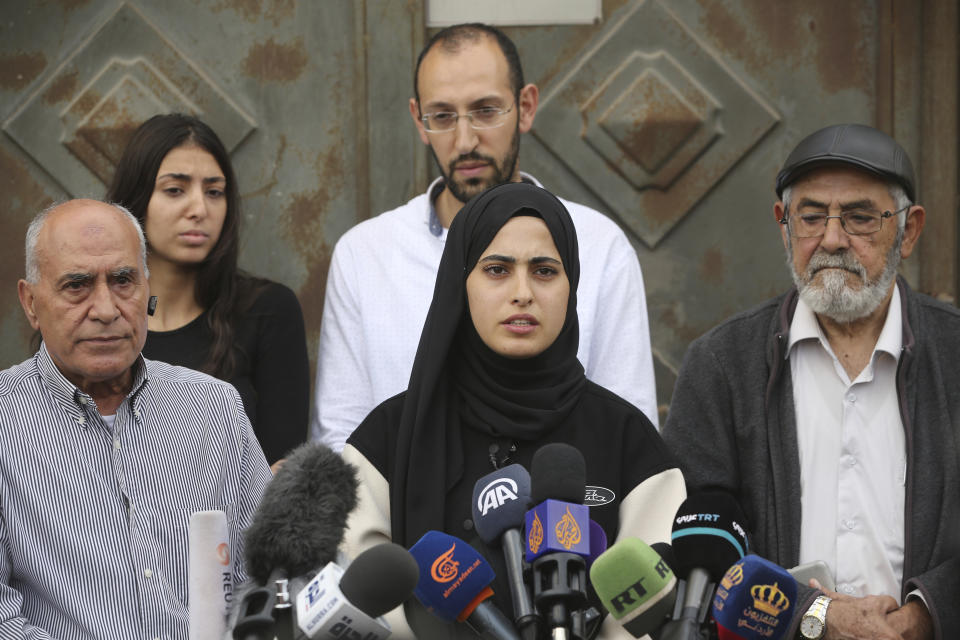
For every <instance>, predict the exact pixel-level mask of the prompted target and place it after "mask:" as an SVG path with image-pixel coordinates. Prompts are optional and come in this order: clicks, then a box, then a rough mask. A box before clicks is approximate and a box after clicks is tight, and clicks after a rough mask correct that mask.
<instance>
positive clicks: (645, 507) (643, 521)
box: [597, 468, 687, 640]
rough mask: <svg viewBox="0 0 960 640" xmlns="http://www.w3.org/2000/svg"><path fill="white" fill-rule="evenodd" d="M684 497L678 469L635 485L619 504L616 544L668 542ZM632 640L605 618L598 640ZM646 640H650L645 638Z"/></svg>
mask: <svg viewBox="0 0 960 640" xmlns="http://www.w3.org/2000/svg"><path fill="white" fill-rule="evenodd" d="M686 497H687V489H686V485H685V484H684V482H683V474H682V473H681V472H680V469H677V468H673V469H667V470H666V471H661V472H660V473H658V474H657V475H655V476H651V477H649V478H647V479H646V480H644V481H643V482H641V483H640V484H638V485H637V486H636V487H634V488H633V490H632V491H631V492H630V493H628V494H627V495H626V497H625V498H624V499H623V500H622V501H621V502H620V531H619V532H618V533H617V540H623V539H624V538H640V539H641V540H643V541H644V542H646V543H647V544H653V543H654V542H667V543H669V542H670V534H671V532H672V530H673V517H674V516H675V515H676V513H677V509H678V508H679V507H680V505H681V504H682V503H683V501H684V499H685V498H686ZM632 638H633V636H632V635H631V634H630V633H629V632H628V631H627V630H626V629H624V628H623V627H622V626H620V624H619V623H618V622H617V621H616V620H614V619H613V616H610V615H608V616H607V617H606V618H604V620H603V624H602V625H601V626H600V634H599V635H598V636H597V640H630V639H632ZM644 638H647V639H648V640H649V638H650V636H644Z"/></svg>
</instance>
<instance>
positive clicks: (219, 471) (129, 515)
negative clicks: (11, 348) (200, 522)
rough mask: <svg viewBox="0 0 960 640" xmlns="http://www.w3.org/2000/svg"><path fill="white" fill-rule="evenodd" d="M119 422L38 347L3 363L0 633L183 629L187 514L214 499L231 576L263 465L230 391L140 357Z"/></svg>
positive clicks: (151, 634)
mask: <svg viewBox="0 0 960 640" xmlns="http://www.w3.org/2000/svg"><path fill="white" fill-rule="evenodd" d="M133 374H134V375H133V386H132V389H131V391H130V393H129V394H128V395H127V397H126V399H124V401H123V404H121V406H120V407H119V409H118V410H117V412H116V417H115V420H114V421H113V422H114V424H113V425H112V427H111V426H108V422H107V421H105V420H104V419H103V417H102V416H101V415H100V414H99V413H98V412H97V409H96V406H95V404H94V402H93V399H92V398H91V397H90V396H89V395H87V394H85V393H83V392H81V391H80V390H79V389H77V387H76V386H74V385H73V384H72V383H70V382H69V381H68V380H67V379H66V378H65V377H64V376H63V375H62V374H61V373H60V371H59V370H58V369H57V368H56V366H55V365H54V364H53V362H52V360H51V359H50V356H49V354H48V352H47V350H46V347H45V346H41V348H40V351H39V352H38V353H37V354H36V355H35V356H34V357H33V358H32V359H30V360H27V361H26V362H23V363H21V364H19V365H17V366H14V367H11V368H10V369H7V370H5V371H2V372H0V639H6V638H48V637H54V638H63V639H68V638H78V639H79V638H83V639H89V638H111V639H112V638H116V639H122V640H139V639H143V640H148V639H151V638H165V639H166V638H187V632H188V630H187V626H188V615H187V604H188V603H187V566H188V563H187V553H188V550H187V540H188V537H187V534H188V530H187V528H188V524H189V518H190V514H191V513H193V512H194V511H202V510H208V509H220V510H223V511H225V512H226V514H227V521H228V523H229V526H230V543H231V555H232V556H233V558H234V560H235V563H236V564H235V567H236V568H235V572H234V584H239V583H240V582H241V580H243V579H244V578H245V574H244V571H243V567H242V561H241V560H242V558H243V548H242V547H243V539H242V536H241V535H240V533H241V532H242V531H243V529H245V528H246V527H247V526H248V525H249V524H250V521H251V519H252V518H253V514H254V511H255V509H256V507H257V505H258V503H259V500H260V497H261V496H262V494H263V490H264V487H265V486H266V483H267V480H268V479H269V478H270V469H269V467H268V466H267V463H266V460H265V458H264V456H263V452H262V451H261V449H260V445H259V444H257V439H256V437H254V435H253V431H252V430H251V428H250V423H249V421H248V420H247V416H246V414H245V413H244V411H243V403H242V401H241V400H240V396H239V395H238V394H237V392H236V390H235V389H234V388H233V387H232V386H230V385H229V384H227V383H226V382H222V381H220V380H216V379H214V378H211V377H210V376H207V375H205V374H202V373H198V372H196V371H192V370H190V369H185V368H182V367H175V366H171V365H168V364H165V363H162V362H154V361H150V360H145V359H144V358H143V357H139V358H138V359H137V361H136V362H135V363H134V365H133Z"/></svg>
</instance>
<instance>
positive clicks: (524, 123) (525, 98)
mask: <svg viewBox="0 0 960 640" xmlns="http://www.w3.org/2000/svg"><path fill="white" fill-rule="evenodd" d="M538 104H540V89H537V85H535V84H528V85H527V86H525V87H524V88H523V89H520V100H519V101H518V104H517V109H518V110H519V111H520V119H519V120H518V121H517V128H518V129H519V130H520V133H526V132H527V131H530V129H531V128H532V127H533V119H534V117H535V116H536V115H537V105H538Z"/></svg>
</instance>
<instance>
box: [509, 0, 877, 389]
mask: <svg viewBox="0 0 960 640" xmlns="http://www.w3.org/2000/svg"><path fill="white" fill-rule="evenodd" d="M656 1H657V0H643V1H640V2H626V3H617V4H616V5H614V3H605V5H604V21H603V23H602V24H599V25H595V26H593V27H589V28H584V27H580V28H576V29H575V28H565V27H564V28H562V27H554V28H542V29H539V30H538V29H524V30H522V32H521V33H518V34H516V35H517V41H518V46H519V48H520V53H521V57H522V58H523V59H524V60H525V61H526V60H529V59H530V58H531V56H532V57H533V58H535V60H536V61H535V62H534V63H533V65H530V64H528V65H527V68H528V69H529V68H534V69H537V70H538V75H535V76H531V77H530V78H529V80H530V81H533V82H537V83H538V84H539V85H540V89H541V96H542V98H541V99H542V101H545V100H549V99H551V96H552V94H553V93H554V92H567V93H568V94H569V95H570V96H571V100H570V102H571V104H573V103H575V102H576V101H577V100H579V101H580V102H581V103H583V102H586V101H587V100H589V97H590V96H591V95H593V94H594V93H595V92H596V89H594V88H593V87H594V83H595V79H596V73H602V72H604V70H603V69H602V68H599V67H598V68H597V69H596V70H595V71H596V73H595V74H593V75H591V74H587V73H585V74H583V77H582V78H579V77H572V78H568V77H569V76H571V72H572V71H573V70H574V69H576V68H577V66H578V65H582V64H583V58H584V56H585V55H587V54H588V53H589V52H591V51H593V50H595V49H597V48H598V47H602V46H604V45H606V46H608V47H609V46H610V41H611V40H612V39H614V38H616V37H617V33H618V32H617V29H616V27H617V24H618V21H620V20H623V19H625V18H626V16H628V14H630V13H631V12H634V11H638V10H639V11H642V10H646V11H647V12H648V15H653V12H651V11H650V9H649V6H647V5H650V4H651V3H654V2H656ZM660 4H661V5H662V6H663V7H664V8H665V9H668V10H669V13H670V15H671V16H673V18H674V19H675V21H676V23H677V25H679V26H675V27H670V28H673V29H677V33H680V32H686V34H687V36H685V39H684V38H660V40H662V41H663V42H662V43H661V42H660V41H658V40H656V34H655V33H652V32H653V31H654V30H655V29H656V28H657V27H660V28H664V27H663V25H652V24H647V25H646V27H645V28H636V29H633V30H632V31H631V32H630V33H632V34H633V39H632V40H631V39H622V42H621V43H620V44H619V45H618V47H619V51H618V53H619V55H620V59H621V60H622V59H624V58H626V57H627V56H628V55H630V53H631V52H639V53H640V54H646V55H651V54H652V53H654V52H653V51H651V48H652V47H654V45H656V48H657V49H659V50H662V52H663V54H664V55H669V56H671V57H672V58H673V59H674V60H676V61H677V64H678V66H680V67H682V68H683V69H684V71H685V72H686V73H688V74H690V76H691V77H692V80H691V82H690V83H691V84H693V85H699V86H700V87H711V84H710V83H711V80H712V79H713V78H712V77H711V76H710V75H709V74H707V73H706V72H705V70H704V69H705V67H702V66H701V67H700V68H697V67H696V66H695V65H694V64H693V63H691V62H689V59H690V57H691V56H690V54H691V50H692V48H693V47H700V48H702V50H703V51H704V52H705V54H704V55H709V56H714V57H716V58H718V59H719V60H720V61H721V64H720V65H719V67H720V68H719V69H718V72H722V73H725V74H728V76H729V78H731V82H735V83H737V84H739V85H741V86H742V87H744V88H745V90H744V92H743V93H742V94H741V97H739V98H738V97H736V96H735V95H733V94H732V93H730V94H728V95H726V96H720V95H719V94H718V92H717V91H715V90H710V89H708V90H707V91H704V92H702V93H703V94H704V95H705V96H709V97H710V98H711V99H713V100H716V102H717V103H718V105H719V106H718V107H717V109H716V111H715V118H716V119H715V122H716V125H717V129H716V130H717V132H718V134H717V138H716V139H714V140H713V141H712V142H711V143H710V144H712V145H714V147H715V145H716V144H717V142H718V141H720V140H723V139H724V136H726V137H728V138H729V136H730V135H731V133H732V132H733V131H734V130H735V128H736V127H737V126H744V125H745V124H750V123H755V121H756V117H755V116H754V117H752V118H751V117H750V116H749V114H748V113H747V112H746V110H745V108H744V105H747V104H749V102H750V101H759V102H761V103H764V104H766V105H768V106H769V108H770V110H772V111H773V112H774V113H776V115H777V118H779V124H777V125H776V126H775V127H773V128H772V129H770V130H769V132H767V133H766V134H765V135H764V136H762V137H759V138H757V141H756V142H754V143H753V144H752V145H741V147H740V148H739V149H738V155H736V156H731V157H730V160H729V163H728V164H727V166H726V167H725V172H724V173H723V174H722V175H721V176H719V177H718V176H717V175H716V173H715V172H713V171H706V170H705V169H706V168H707V167H704V166H703V163H704V162H707V163H710V162H712V160H711V158H710V156H709V150H710V149H712V148H714V147H711V146H706V147H705V149H707V151H706V152H704V151H701V152H698V153H697V154H696V155H694V156H693V157H692V158H683V160H685V161H686V164H685V165H684V166H680V167H679V168H677V169H676V175H673V176H669V177H668V179H666V180H663V181H661V183H660V184H656V185H655V184H653V183H652V182H646V183H643V185H642V187H637V186H636V185H633V186H632V188H633V189H634V190H635V191H636V194H635V196H636V204H635V205H633V206H623V205H620V207H619V210H614V207H612V206H611V205H610V203H609V201H610V200H611V197H610V194H609V189H608V188H606V184H607V183H605V182H604V181H603V180H604V178H598V176H599V175H601V172H600V171H599V170H597V171H592V172H591V171H584V170H583V168H582V166H577V165H578V162H579V158H578V157H577V154H575V153H573V152H572V151H570V150H567V151H566V152H564V151H558V150H557V149H556V146H557V145H556V144H555V143H554V142H553V140H552V139H548V140H547V141H546V142H545V141H541V140H538V139H537V137H535V136H528V137H527V139H525V140H524V142H523V143H522V145H521V148H522V151H521V161H520V165H521V167H522V168H523V169H525V170H528V171H530V172H531V173H533V174H534V175H536V176H537V177H538V178H540V180H541V181H542V182H543V183H544V184H545V185H546V186H547V187H548V188H551V189H553V190H555V191H557V192H558V193H560V194H561V195H564V196H565V197H568V198H570V199H572V200H575V201H579V202H583V203H585V204H590V205H592V206H594V207H596V208H597V209H599V210H601V211H605V212H607V213H610V214H613V215H614V216H615V219H617V220H618V221H619V222H620V223H621V225H622V226H623V227H624V228H625V230H626V231H627V232H628V236H630V237H631V238H632V240H633V242H634V245H635V247H636V248H637V251H638V255H639V256H640V261H641V265H642V267H643V270H644V280H645V284H646V288H647V302H648V309H649V316H650V325H651V332H652V341H653V347H654V353H655V358H656V363H655V369H656V375H657V383H658V396H659V398H660V400H661V403H662V404H663V405H666V404H667V403H668V401H669V397H670V394H671V391H672V387H673V376H674V374H675V372H676V370H677V368H678V367H679V365H680V362H681V360H682V358H683V354H684V352H685V351H686V348H687V346H688V345H689V343H690V341H691V340H693V339H694V338H696V337H697V336H699V335H701V334H702V333H704V332H705V331H707V330H709V329H710V328H711V327H713V326H715V325H716V324H719V323H720V322H721V321H722V320H724V319H725V318H727V317H729V316H730V315H732V314H734V313H736V312H738V311H742V310H745V309H747V308H749V307H751V306H753V305H755V304H757V303H758V302H760V301H762V300H764V299H766V298H768V297H770V296H773V295H776V294H777V293H780V292H781V291H783V290H785V289H786V287H787V286H788V285H789V282H790V279H789V275H788V272H787V269H786V267H785V265H784V249H783V247H782V243H781V239H780V234H779V230H778V225H777V224H776V223H775V221H774V218H773V213H772V206H773V203H774V201H775V194H774V192H773V181H774V178H775V176H776V173H777V170H778V169H779V167H780V165H781V164H782V162H783V159H784V158H785V157H786V155H787V154H788V153H789V151H790V149H791V148H792V147H793V146H794V145H795V144H796V143H797V142H798V141H799V140H800V139H801V138H802V137H803V136H804V135H806V134H807V133H809V132H811V131H813V130H815V129H817V128H819V127H821V126H824V125H826V124H828V123H832V122H839V121H857V122H867V123H870V122H872V121H873V120H874V114H875V111H876V108H877V105H876V96H875V93H876V78H877V73H878V72H877V69H878V61H877V57H878V47H877V40H878V38H879V35H880V34H879V33H878V25H879V16H878V12H879V8H878V6H877V3H875V2H872V1H869V0H862V1H853V2H844V3H837V2H833V1H821V0H817V1H813V2H805V3H800V4H797V3H775V2H774V3H771V2H765V1H763V0H728V1H718V0H702V1H701V0H671V1H670V2H661V3H660ZM645 7H646V8H645ZM567 34H570V35H569V39H568V37H567ZM572 42H576V43H577V46H572V45H571V44H570V43H572ZM549 43H555V44H549ZM610 57H611V59H615V56H612V55H611V56H610ZM611 69H612V66H611V68H610V69H608V70H606V72H605V77H610V76H611V75H612V73H613V71H612V70H611ZM656 71H659V70H656ZM661 75H662V72H661ZM639 76H640V73H637V74H636V75H635V78H637V77H639ZM565 79H566V80H567V82H568V85H567V86H566V87H563V83H564V81H565ZM665 84H669V85H671V88H672V90H670V91H667V90H665V88H664V87H663V86H659V87H657V86H656V85H655V83H654V84H651V83H648V84H646V85H638V88H641V89H642V90H641V91H635V92H634V93H633V95H630V94H629V93H626V92H625V94H624V95H626V96H627V97H626V98H625V99H626V100H631V101H633V102H634V104H630V103H625V104H621V105H619V108H620V110H621V111H622V112H623V113H624V114H630V115H629V116H627V115H624V116H623V117H621V118H620V120H619V122H620V123H622V125H621V126H622V127H623V128H622V130H621V131H620V133H619V135H616V134H614V135H611V138H613V137H617V138H618V144H619V145H620V147H621V149H622V151H623V153H624V154H626V155H631V156H632V157H633V158H634V159H635V160H636V161H637V164H638V165H641V166H642V168H643V170H644V171H647V172H649V171H650V169H651V168H655V167H656V168H662V167H663V166H665V165H666V164H668V163H669V162H670V160H671V159H673V160H679V159H680V158H679V157H677V149H683V147H684V142H685V141H687V140H689V136H691V130H694V131H702V130H703V127H704V124H703V122H709V120H708V119H707V118H705V117H703V116H701V117H700V118H699V121H700V123H699V128H697V129H694V125H691V122H693V121H694V119H693V118H692V117H691V116H690V113H698V114H703V113H704V110H703V109H702V108H700V109H698V108H697V107H696V105H695V103H694V102H693V101H692V100H691V98H690V97H689V96H690V95H695V92H687V93H683V92H679V91H677V92H676V93H675V92H674V91H675V88H676V87H678V86H682V84H681V82H680V81H679V80H671V81H669V82H667V83H665ZM557 95H559V93H558V94H557ZM678 96H681V97H678ZM542 104H543V103H542ZM544 108H546V107H544ZM540 115H543V113H541V114H540ZM539 117H540V116H538V120H539ZM630 118H632V120H631V119H630ZM745 119H746V120H748V121H749V122H745ZM538 124H539V123H536V122H535V125H534V127H535V129H536V127H537V126H538ZM544 124H546V123H544ZM631 127H632V128H631ZM576 131H577V134H578V135H583V134H584V132H585V129H584V126H583V120H581V119H580V117H578V119H577V121H576ZM693 135H696V134H695V133H694V134H693ZM545 137H547V134H545ZM619 161H620V159H619V158H615V157H614V158H612V159H611V162H609V163H607V164H606V166H605V171H606V172H607V173H608V174H609V173H611V172H616V171H620V172H621V174H622V175H624V176H626V174H625V173H623V171H622V169H619V168H618V167H617V164H618V162H619ZM581 164H582V163H581ZM714 164H715V166H716V163H714ZM654 171H656V169H654ZM698 171H699V173H697V172H698ZM607 179H609V178H607ZM684 180H686V182H684ZM663 185H666V187H664V186H663ZM678 186H679V187H680V188H678ZM643 190H645V191H646V192H657V193H659V195H658V196H657V197H656V198H651V197H649V196H648V197H643V196H642V195H641V194H642V193H643V192H644V191H643ZM698 191H699V192H700V193H701V194H702V195H701V196H700V197H699V198H697V199H695V200H693V201H691V199H690V197H691V194H693V193H696V192H698ZM630 217H646V218H648V219H649V222H650V224H651V225H657V224H661V223H666V222H669V221H671V220H672V223H671V224H672V225H673V226H672V227H671V228H670V229H669V230H668V232H667V233H665V234H663V235H662V236H661V237H660V238H659V239H655V236H648V238H647V239H643V235H641V233H640V232H643V233H648V231H644V230H643V229H642V228H641V227H637V226H636V225H635V224H630V222H629V218H630ZM624 218H626V220H624ZM650 237H653V238H654V241H655V245H654V246H653V248H651V245H650V244H649V238H650Z"/></svg>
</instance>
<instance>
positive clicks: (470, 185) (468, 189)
mask: <svg viewBox="0 0 960 640" xmlns="http://www.w3.org/2000/svg"><path fill="white" fill-rule="evenodd" d="M430 153H432V154H433V160H434V162H436V163H437V167H438V168H439V169H440V173H442V174H443V182H444V186H445V187H446V188H447V189H449V190H450V193H452V194H453V197H454V198H456V199H457V200H459V201H460V202H461V203H466V202H467V201H468V200H469V199H470V198H472V197H473V196H475V195H477V194H478V193H480V192H482V191H486V190H487V189H489V188H490V187H494V186H496V185H498V184H504V183H507V182H510V180H512V179H513V174H514V172H515V171H516V168H517V156H518V155H520V123H519V122H518V123H517V126H516V127H514V130H513V138H512V139H511V140H510V148H509V149H508V150H507V153H506V155H505V156H504V157H503V161H502V162H499V163H498V162H497V161H496V159H495V158H492V157H490V156H485V155H483V154H480V153H477V152H476V151H471V152H470V153H465V154H463V155H461V156H457V157H456V158H454V159H453V160H451V161H450V165H449V166H448V167H447V169H446V171H444V168H443V165H441V164H440V159H439V158H437V153H436V151H434V150H433V146H431V147H430ZM466 160H477V161H480V162H486V163H488V164H489V165H490V166H491V167H493V175H492V176H491V177H490V179H489V180H487V179H484V178H469V179H468V180H466V181H465V182H457V181H456V180H453V179H451V176H452V175H454V173H453V168H454V167H455V166H456V165H457V164H458V163H460V162H464V161H466Z"/></svg>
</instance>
